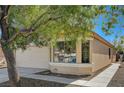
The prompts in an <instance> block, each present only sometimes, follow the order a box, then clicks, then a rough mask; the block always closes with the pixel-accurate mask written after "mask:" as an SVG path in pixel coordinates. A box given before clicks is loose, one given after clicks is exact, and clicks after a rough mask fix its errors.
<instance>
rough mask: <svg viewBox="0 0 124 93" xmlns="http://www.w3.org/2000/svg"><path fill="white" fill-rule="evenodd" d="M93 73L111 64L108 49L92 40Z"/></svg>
mask: <svg viewBox="0 0 124 93" xmlns="http://www.w3.org/2000/svg"><path fill="white" fill-rule="evenodd" d="M91 46H92V63H93V64H94V67H93V72H94V71H97V70H99V69H101V68H103V67H105V66H107V65H109V64H110V63H111V58H110V59H109V47H108V46H107V45H105V44H103V43H102V42H100V41H98V40H96V39H94V40H92V41H91Z"/></svg>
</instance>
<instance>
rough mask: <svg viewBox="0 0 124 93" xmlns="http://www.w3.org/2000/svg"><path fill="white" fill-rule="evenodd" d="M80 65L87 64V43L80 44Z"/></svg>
mask: <svg viewBox="0 0 124 93" xmlns="http://www.w3.org/2000/svg"><path fill="white" fill-rule="evenodd" d="M82 63H89V41H87V42H85V43H83V44H82Z"/></svg>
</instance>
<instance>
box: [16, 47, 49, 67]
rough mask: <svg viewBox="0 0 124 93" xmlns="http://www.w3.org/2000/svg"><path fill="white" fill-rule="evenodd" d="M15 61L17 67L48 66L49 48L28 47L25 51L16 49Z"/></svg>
mask: <svg viewBox="0 0 124 93" xmlns="http://www.w3.org/2000/svg"><path fill="white" fill-rule="evenodd" d="M15 56H16V61H17V66H18V67H31V68H48V67H49V61H50V57H49V48H48V47H42V48H38V47H30V48H28V49H26V50H25V51H22V50H21V49H18V50H16V55H15Z"/></svg>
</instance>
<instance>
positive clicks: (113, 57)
mask: <svg viewBox="0 0 124 93" xmlns="http://www.w3.org/2000/svg"><path fill="white" fill-rule="evenodd" d="M111 54H112V55H111V57H112V59H111V62H113V63H114V62H116V51H115V50H114V49H112V51H111Z"/></svg>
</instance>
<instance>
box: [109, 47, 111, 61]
mask: <svg viewBox="0 0 124 93" xmlns="http://www.w3.org/2000/svg"><path fill="white" fill-rule="evenodd" d="M110 58H111V49H110V48H109V59H110Z"/></svg>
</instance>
